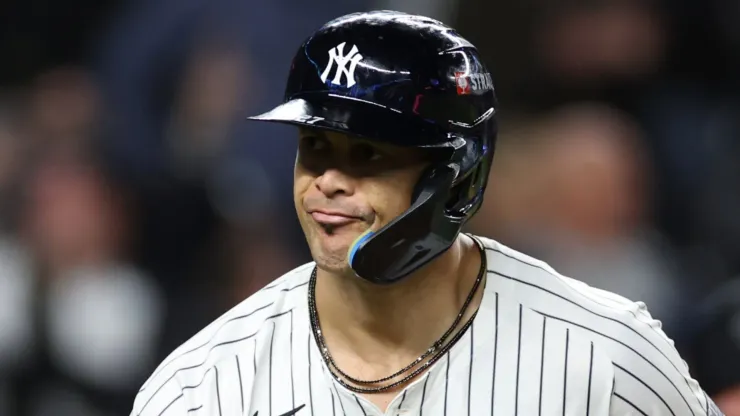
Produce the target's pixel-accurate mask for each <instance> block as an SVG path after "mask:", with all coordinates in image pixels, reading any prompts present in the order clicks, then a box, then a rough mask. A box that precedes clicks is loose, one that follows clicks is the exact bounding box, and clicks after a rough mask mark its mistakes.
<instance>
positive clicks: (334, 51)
mask: <svg viewBox="0 0 740 416" xmlns="http://www.w3.org/2000/svg"><path fill="white" fill-rule="evenodd" d="M344 45H345V42H342V43H340V44H339V45H337V46H335V47H333V48H331V49H330V50H329V63H328V64H327V65H326V69H324V72H323V73H322V74H321V81H322V82H326V79H327V78H328V77H329V73H330V72H331V69H332V67H334V64H336V66H337V72H336V73H335V74H334V79H332V80H331V83H332V84H334V85H342V83H341V81H342V74H344V76H345V77H346V78H347V85H346V87H351V86H353V85H355V68H356V67H357V64H358V63H359V62H360V60H362V55H360V54H359V53H358V51H357V46H356V45H353V46H352V49H350V51H349V53H348V54H347V55H345V54H344ZM347 64H349V68H348V67H347Z"/></svg>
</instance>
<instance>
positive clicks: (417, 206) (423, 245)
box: [350, 164, 460, 284]
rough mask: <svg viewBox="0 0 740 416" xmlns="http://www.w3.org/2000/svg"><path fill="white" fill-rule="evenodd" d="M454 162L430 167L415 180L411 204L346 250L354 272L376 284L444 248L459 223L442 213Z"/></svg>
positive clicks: (404, 272) (411, 268)
mask: <svg viewBox="0 0 740 416" xmlns="http://www.w3.org/2000/svg"><path fill="white" fill-rule="evenodd" d="M456 175H457V168H456V166H455V165H454V164H443V165H437V166H436V167H432V168H430V169H429V170H427V171H426V172H425V174H424V175H423V176H422V178H421V179H420V180H419V182H418V184H417V187H416V192H415V193H414V194H415V197H414V200H413V201H412V204H411V207H410V208H409V209H408V210H406V211H405V212H404V213H403V214H401V215H399V216H398V217H397V218H395V219H394V220H393V221H391V222H390V223H388V224H387V225H385V226H384V227H383V228H381V229H380V230H379V231H378V232H375V233H368V234H367V235H365V236H363V237H361V238H360V239H359V240H358V242H357V243H356V246H355V247H353V249H352V251H351V253H350V266H351V267H352V269H353V270H354V271H355V273H356V274H357V275H358V276H360V277H362V278H364V279H366V280H368V281H371V282H374V283H377V284H391V283H394V282H396V281H398V280H400V279H402V278H404V277H406V276H408V275H409V274H411V273H412V272H414V271H415V270H416V269H418V268H419V267H420V266H419V265H423V264H426V263H428V262H429V261H431V260H433V259H434V258H436V257H437V256H439V255H440V254H442V253H443V252H444V251H445V250H447V249H448V248H449V247H450V245H451V244H452V242H453V241H454V240H455V238H456V237H457V234H458V233H459V230H460V223H459V222H458V221H456V220H455V219H451V218H449V217H447V216H446V215H445V204H446V203H447V201H448V197H449V192H448V190H449V189H450V187H451V186H452V183H453V181H454V180H455V177H456Z"/></svg>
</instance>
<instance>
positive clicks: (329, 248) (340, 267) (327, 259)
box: [310, 238, 351, 274]
mask: <svg viewBox="0 0 740 416" xmlns="http://www.w3.org/2000/svg"><path fill="white" fill-rule="evenodd" d="M332 243H335V242H331V241H326V240H325V239H323V238H317V239H315V240H314V241H313V244H311V247H310V249H311V257H313V260H314V261H315V262H316V266H317V267H318V268H319V269H321V270H325V271H327V272H331V273H341V274H344V273H346V272H348V271H350V270H351V269H350V266H349V262H348V261H347V253H348V252H349V244H336V245H335V244H332Z"/></svg>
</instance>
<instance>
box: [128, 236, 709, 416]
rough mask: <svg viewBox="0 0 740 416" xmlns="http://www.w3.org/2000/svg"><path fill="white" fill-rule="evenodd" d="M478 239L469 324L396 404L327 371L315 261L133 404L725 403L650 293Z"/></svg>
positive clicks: (618, 411) (625, 408) (632, 409)
mask: <svg viewBox="0 0 740 416" xmlns="http://www.w3.org/2000/svg"><path fill="white" fill-rule="evenodd" d="M479 239H480V241H482V242H483V245H484V247H485V252H486V256H487V266H488V274H487V277H486V280H485V287H484V294H483V298H482V301H481V305H480V308H479V311H478V314H477V316H476V317H475V320H474V321H473V324H472V326H470V327H469V328H468V330H467V331H466V333H465V334H464V336H463V337H462V338H461V339H460V340H459V341H458V342H457V343H456V344H455V345H454V346H453V347H452V348H451V349H450V350H449V351H448V352H447V353H446V355H445V356H444V357H443V358H442V359H440V360H439V361H437V362H436V363H435V364H434V365H432V366H431V367H430V369H429V371H427V372H426V373H424V375H422V376H420V377H419V378H417V379H416V380H415V381H413V382H412V383H411V384H409V385H408V386H407V387H406V388H405V389H404V390H403V391H402V392H400V393H399V394H398V395H397V397H396V398H395V399H394V400H393V401H392V402H391V404H390V405H389V407H388V408H387V409H385V412H383V411H381V409H378V408H377V407H376V406H375V405H373V404H372V403H370V402H369V401H367V400H365V399H364V398H363V397H361V396H359V395H356V394H354V393H352V392H351V391H349V390H347V389H345V388H343V387H342V386H341V385H340V384H338V383H337V382H336V381H335V380H334V379H333V377H332V376H331V375H330V374H329V370H328V368H327V367H326V365H325V363H324V362H323V360H322V357H321V355H320V352H319V349H318V347H317V345H316V341H315V339H314V338H313V335H312V331H311V328H310V322H309V312H308V290H307V289H308V282H309V278H310V275H311V271H312V269H313V267H314V264H313V263H309V264H306V265H304V266H301V267H299V268H297V269H295V270H293V271H291V272H289V273H287V274H285V275H284V276H282V277H280V278H279V279H277V280H275V281H274V282H272V283H271V284H269V285H268V286H266V287H265V288H263V289H262V290H260V291H259V292H257V293H255V294H254V295H253V296H251V297H249V298H248V299H246V300H245V301H244V302H242V303H241V304H239V305H237V306H236V307H234V308H233V309H231V310H230V311H228V312H227V313H226V314H224V315H223V316H221V317H220V318H219V319H217V320H216V321H214V322H213V323H212V324H210V325H209V326H208V327H206V328H205V329H203V330H202V331H201V332H199V333H198V334H196V335H195V336H194V337H192V338H191V339H190V340H189V341H187V342H185V343H184V344H183V345H182V346H180V347H179V348H177V349H176V350H175V351H174V352H172V354H171V355H170V356H169V357H168V358H166V359H165V360H164V361H163V362H162V363H161V364H160V365H159V367H158V368H157V369H156V370H155V371H154V373H153V374H152V375H151V376H150V378H149V379H148V380H147V381H146V382H145V383H144V384H143V386H142V388H141V389H140V390H139V392H138V394H137V396H136V399H135V401H134V405H133V410H132V412H131V415H132V416H157V415H168V416H173V415H191V414H192V415H202V416H206V415H207V416H232V415H233V416H236V415H246V416H290V415H296V416H380V415H388V416H401V415H419V416H422V415H424V416H427V415H428V416H445V415H450V416H473V415H474V416H479V415H501V416H513V415H594V416H597V415H603V416H607V415H609V416H616V415H619V416H624V415H650V416H653V415H672V416H700V415H701V416H704V415H707V416H709V415H721V413H720V411H719V410H718V409H717V408H716V406H714V404H713V403H712V401H711V400H710V399H709V398H708V397H707V395H706V394H705V393H704V392H703V390H702V389H701V387H700V386H699V385H698V384H697V382H696V381H695V380H693V379H692V378H691V376H690V374H689V370H688V368H687V365H686V363H685V362H684V361H683V360H682V359H681V357H680V356H679V354H678V353H677V351H676V349H675V348H674V346H673V342H672V341H671V340H670V339H669V338H668V337H667V336H666V334H664V333H663V331H662V330H661V326H660V322H659V321H657V320H654V319H653V318H652V317H651V316H650V314H649V313H648V311H647V309H646V307H645V305H644V304H642V303H640V302H632V301H629V300H627V299H624V298H622V297H620V296H617V295H615V294H613V293H610V292H606V291H602V290H598V289H595V288H592V287H589V286H587V285H586V284H584V283H581V282H578V281H576V280H573V279H570V278H567V277H564V276H562V275H560V274H558V273H557V272H556V271H555V270H553V269H552V268H551V267H549V266H548V265H547V264H545V263H543V262H541V261H538V260H536V259H533V258H531V257H528V256H526V255H524V254H522V253H520V252H517V251H515V250H512V249H511V248H508V247H506V246H504V245H502V244H500V243H498V242H496V241H493V240H490V239H486V238H479Z"/></svg>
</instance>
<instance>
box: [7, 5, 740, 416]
mask: <svg viewBox="0 0 740 416" xmlns="http://www.w3.org/2000/svg"><path fill="white" fill-rule="evenodd" d="M4 4H5V6H4V7H3V12H2V13H1V14H0V63H1V65H0V415H3V416H4V415H10V416H16V415H17V416H49V415H54V416H67V415H76V416H108V415H110V416H115V415H128V412H129V411H130V409H131V405H132V400H133V397H134V394H135V392H136V390H138V388H139V387H140V385H141V384H142V382H143V381H144V379H145V378H146V377H147V376H148V375H149V374H150V373H151V371H152V370H153V368H154V366H156V365H157V364H158V363H159V362H160V361H161V360H162V359H163V358H164V357H165V356H166V355H167V354H168V353H169V352H170V351H172V349H174V348H175V347H176V346H178V345H179V344H181V343H182V342H184V341H185V340H186V339H188V338H189V337H190V336H192V335H193V334H194V333H195V332H197V331H198V330H199V329H201V328H202V327H203V326H205V325H206V324H208V323H209V322H210V321H212V320H213V319H214V318H216V317H217V316H219V315H220V314H222V313H223V312H225V311H226V310H227V309H228V308H230V307H232V306H233V305H235V304H236V303H238V302H239V301H241V300H242V299H244V298H246V297H247V296H249V295H250V294H252V293H253V292H254V291H255V290H257V289H258V288H260V287H262V286H264V285H265V284H267V283H268V282H269V281H270V280H272V279H274V278H276V277H278V276H279V275H281V274H282V273H284V272H286V271H288V270H290V269H292V268H293V267H295V266H297V265H299V264H301V263H303V262H306V261H309V255H308V254H309V253H308V251H307V249H306V247H305V243H304V240H303V236H302V234H301V232H300V228H299V226H298V223H297V220H295V218H294V211H293V205H292V194H291V192H292V191H291V189H292V183H291V182H292V165H293V158H294V151H295V150H294V140H293V137H294V134H295V133H294V132H293V130H292V129H291V128H289V127H287V126H278V125H269V124H265V123H245V122H244V120H243V119H244V116H245V115H246V114H253V113H258V112H261V111H264V110H266V109H268V108H270V107H271V106H273V105H274V104H276V103H278V102H279V101H280V99H281V96H282V93H283V83H284V79H285V76H286V74H287V72H288V69H289V64H290V61H291V59H292V56H293V53H294V52H295V50H296V49H297V47H298V45H299V44H300V42H301V41H302V40H303V39H304V38H305V37H306V36H307V35H308V34H309V33H310V32H311V31H313V30H315V29H316V28H318V27H319V26H320V25H321V24H322V23H324V22H325V21H327V20H329V19H331V18H334V17H337V16H339V15H342V14H345V13H349V12H354V11H365V10H370V9H379V8H390V9H396V10H401V11H407V12H414V13H420V14H425V15H428V16H431V17H435V18H438V19H440V20H442V21H444V22H446V23H448V24H451V25H453V26H455V27H457V28H458V29H459V32H460V33H461V34H462V35H463V36H465V37H467V38H468V39H469V40H471V41H472V42H473V43H475V44H476V45H477V46H478V47H479V48H480V49H481V52H482V54H483V56H484V58H485V60H486V62H487V63H488V65H489V67H490V70H491V72H492V73H493V78H494V81H495V84H496V87H497V91H498V94H499V98H500V102H501V109H500V111H499V116H500V121H501V133H500V139H499V140H500V145H499V147H498V151H497V155H496V158H495V162H494V167H493V172H492V177H491V183H490V187H489V191H488V194H487V200H486V203H485V204H484V206H483V208H482V210H481V212H480V214H479V215H478V216H477V217H476V218H475V220H474V221H473V222H472V223H471V224H470V231H472V232H475V233H478V234H481V235H484V236H487V237H492V238H495V239H497V240H499V241H501V242H503V243H505V244H507V245H510V246H512V247H514V248H516V249H519V250H523V251H525V252H527V253H529V254H531V255H534V256H535V257H539V258H542V259H544V260H546V261H548V262H550V263H551V264H552V265H553V266H554V267H555V268H556V269H558V270H559V271H561V272H562V273H564V274H566V275H569V276H572V277H574V278H577V279H580V280H583V281H585V282H587V283H589V284H591V285H593V286H596V287H600V288H603V289H607V290H610V291H614V292H617V293H619V294H622V295H624V296H626V297H628V298H630V299H633V300H636V301H643V302H645V303H646V304H647V305H648V307H649V309H650V311H651V312H652V314H653V316H654V317H655V318H657V319H659V320H660V321H662V323H663V326H664V329H665V330H666V332H667V333H668V334H669V336H670V337H671V338H673V339H674V340H675V342H676V345H677V347H678V348H679V350H680V351H681V353H682V354H683V355H684V357H685V358H686V360H687V361H688V362H689V365H690V367H691V370H692V374H693V375H694V377H696V378H697V379H698V380H699V382H700V383H701V384H702V386H703V387H704V388H705V389H706V391H707V393H708V394H710V395H712V396H713V397H714V398H715V400H716V401H717V403H718V404H719V406H720V407H721V408H723V409H724V410H725V412H726V413H727V415H728V416H734V415H740V140H738V139H739V138H740V76H739V75H738V74H740V3H739V2H737V1H726V0H692V1H690V0H670V1H668V0H665V1H660V0H579V1H572V0H555V1H553V0H549V1H543V0H519V1H488V0H384V1H380V0H352V1H347V0H269V1H266V0H263V1H253V0H148V1H143V0H128V1H126V0H109V1H103V2H101V1H92V0H71V1H65V2H58V1H51V0H29V1H20V0H8V1H6V2H5V3H4Z"/></svg>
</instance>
